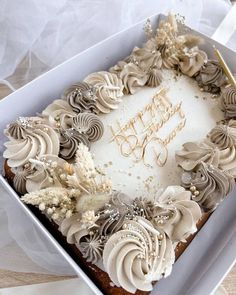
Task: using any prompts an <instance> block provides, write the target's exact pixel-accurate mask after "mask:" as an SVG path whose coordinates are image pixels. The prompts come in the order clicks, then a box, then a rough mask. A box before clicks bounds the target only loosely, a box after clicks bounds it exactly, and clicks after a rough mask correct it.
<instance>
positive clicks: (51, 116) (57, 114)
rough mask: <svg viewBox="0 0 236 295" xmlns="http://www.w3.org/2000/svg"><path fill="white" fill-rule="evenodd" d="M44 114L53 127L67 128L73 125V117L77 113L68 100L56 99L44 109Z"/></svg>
mask: <svg viewBox="0 0 236 295" xmlns="http://www.w3.org/2000/svg"><path fill="white" fill-rule="evenodd" d="M42 116H43V118H45V119H46V120H47V122H48V124H49V125H50V126H52V127H53V128H56V129H58V128H64V129H67V128H70V126H71V125H72V118H73V117H74V116H75V113H74V112H73V109H72V107H71V106H70V105H69V104H68V102H66V101H64V100H62V99H56V100H54V101H53V103H51V104H50V105H48V106H47V107H46V109H45V110H43V112H42Z"/></svg>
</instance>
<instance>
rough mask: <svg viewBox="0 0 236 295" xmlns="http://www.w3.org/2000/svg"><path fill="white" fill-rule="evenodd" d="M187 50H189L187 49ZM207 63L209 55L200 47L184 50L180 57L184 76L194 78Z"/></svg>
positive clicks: (180, 65)
mask: <svg viewBox="0 0 236 295" xmlns="http://www.w3.org/2000/svg"><path fill="white" fill-rule="evenodd" d="M186 49H187V48H186ZM206 62H207V55H206V53H205V52H204V51H202V50H200V49H199V48H198V47H193V48H191V49H187V50H184V53H183V54H181V55H180V56H179V67H180V70H181V72H182V73H183V74H185V75H187V76H189V77H193V76H194V75H195V74H196V73H197V72H199V71H200V69H201V68H202V66H203V65H204V64H205V63H206Z"/></svg>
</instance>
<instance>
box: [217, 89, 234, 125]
mask: <svg viewBox="0 0 236 295" xmlns="http://www.w3.org/2000/svg"><path fill="white" fill-rule="evenodd" d="M220 102H221V109H222V110H223V111H224V113H225V117H226V119H230V118H235V117H236V90H235V88H233V87H228V88H225V89H224V90H223V91H222V93H221V101H220Z"/></svg>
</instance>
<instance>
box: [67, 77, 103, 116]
mask: <svg viewBox="0 0 236 295" xmlns="http://www.w3.org/2000/svg"><path fill="white" fill-rule="evenodd" d="M62 99H64V100H66V101H67V102H68V104H69V105H70V106H71V107H72V109H73V111H74V112H76V113H83V112H92V113H97V112H98V109H97V106H96V100H97V96H96V89H95V88H94V87H93V85H90V84H88V83H86V82H78V83H76V84H74V85H72V86H70V87H69V88H68V89H66V90H65V92H64V93H63V94H62Z"/></svg>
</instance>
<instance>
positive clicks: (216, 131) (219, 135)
mask: <svg viewBox="0 0 236 295" xmlns="http://www.w3.org/2000/svg"><path fill="white" fill-rule="evenodd" d="M208 137H209V139H210V140H211V142H213V143H214V144H215V145H217V147H218V148H219V149H220V150H223V149H226V148H229V147H232V146H233V145H235V143H236V129H235V128H232V127H229V126H228V125H223V124H220V125H217V126H216V127H214V128H213V129H212V130H211V131H210V133H209V134H208Z"/></svg>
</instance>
